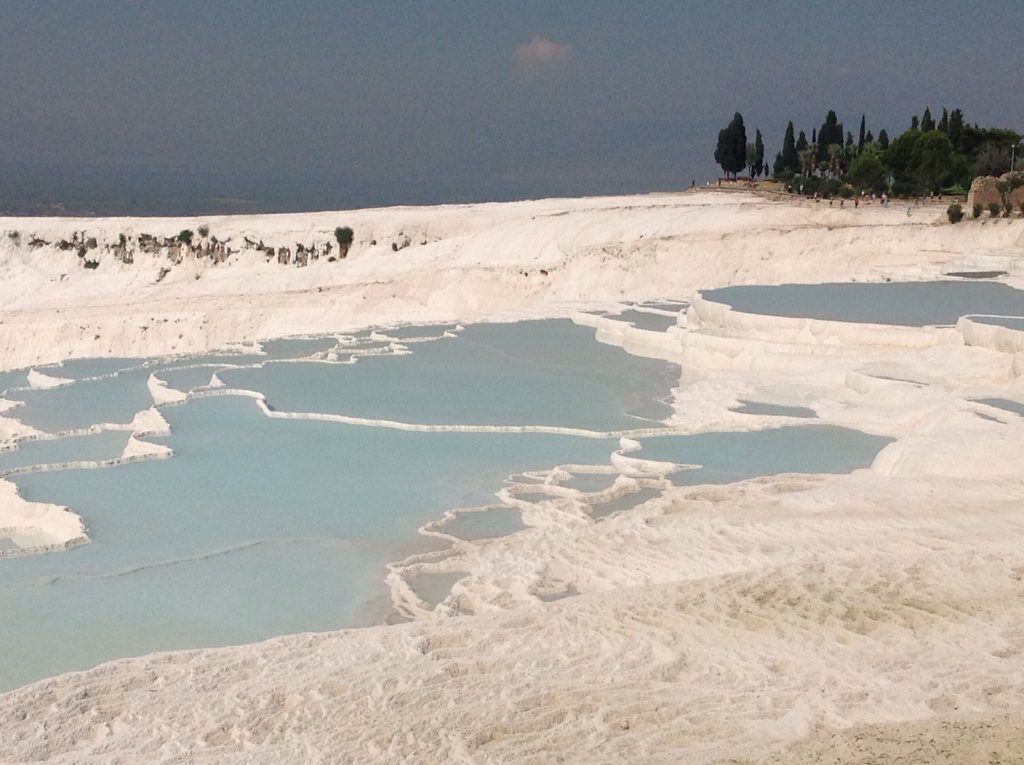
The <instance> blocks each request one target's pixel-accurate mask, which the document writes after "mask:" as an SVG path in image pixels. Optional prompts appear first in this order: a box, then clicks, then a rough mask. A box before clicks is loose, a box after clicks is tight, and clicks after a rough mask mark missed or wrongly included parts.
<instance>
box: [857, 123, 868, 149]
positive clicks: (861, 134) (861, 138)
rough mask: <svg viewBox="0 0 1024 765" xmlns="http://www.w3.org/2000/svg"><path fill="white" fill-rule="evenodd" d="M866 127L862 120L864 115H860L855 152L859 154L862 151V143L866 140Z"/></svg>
mask: <svg viewBox="0 0 1024 765" xmlns="http://www.w3.org/2000/svg"><path fill="white" fill-rule="evenodd" d="M865 127H866V125H865V122H864V115H863V114H862V115H860V132H859V133H858V134H857V153H858V154H860V153H861V152H862V151H864V143H865V142H866V141H867V134H866V133H865V132H864V128H865Z"/></svg>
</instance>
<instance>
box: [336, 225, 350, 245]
mask: <svg viewBox="0 0 1024 765" xmlns="http://www.w3.org/2000/svg"><path fill="white" fill-rule="evenodd" d="M352 237H353V233H352V229H350V228H349V227H348V226H338V227H337V228H336V229H334V238H335V239H337V240H338V246H339V247H342V248H346V249H347V248H348V247H349V246H351V244H352Z"/></svg>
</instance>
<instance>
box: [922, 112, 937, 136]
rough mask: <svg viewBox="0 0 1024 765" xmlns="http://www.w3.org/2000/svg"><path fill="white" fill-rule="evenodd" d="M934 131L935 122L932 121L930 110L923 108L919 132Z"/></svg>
mask: <svg viewBox="0 0 1024 765" xmlns="http://www.w3.org/2000/svg"><path fill="white" fill-rule="evenodd" d="M932 130H935V120H933V119H932V110H931V109H929V108H928V107H927V106H926V107H924V114H922V115H921V132H922V133H928V132H930V131H932Z"/></svg>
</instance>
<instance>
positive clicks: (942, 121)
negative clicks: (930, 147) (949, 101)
mask: <svg viewBox="0 0 1024 765" xmlns="http://www.w3.org/2000/svg"><path fill="white" fill-rule="evenodd" d="M938 129H939V130H941V131H942V132H943V133H945V134H946V135H949V112H948V111H947V110H946V107H945V106H943V107H942V116H941V117H939V125H938ZM953 148H956V147H955V146H954V147H953Z"/></svg>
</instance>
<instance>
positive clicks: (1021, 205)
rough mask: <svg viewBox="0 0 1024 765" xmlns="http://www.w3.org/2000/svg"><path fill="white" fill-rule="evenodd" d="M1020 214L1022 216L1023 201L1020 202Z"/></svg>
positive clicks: (1023, 213)
mask: <svg viewBox="0 0 1024 765" xmlns="http://www.w3.org/2000/svg"><path fill="white" fill-rule="evenodd" d="M1020 214H1021V216H1022V217H1024V202H1021V203H1020Z"/></svg>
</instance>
